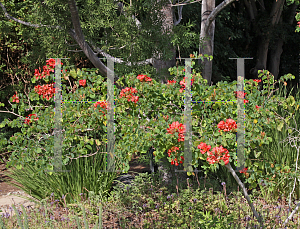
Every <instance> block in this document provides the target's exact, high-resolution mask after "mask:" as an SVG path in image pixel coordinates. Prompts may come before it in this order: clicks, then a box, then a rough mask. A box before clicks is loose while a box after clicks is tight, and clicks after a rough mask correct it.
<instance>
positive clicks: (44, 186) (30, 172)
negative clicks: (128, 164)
mask: <svg viewBox="0 0 300 229" xmlns="http://www.w3.org/2000/svg"><path fill="white" fill-rule="evenodd" d="M103 148H105V147H102V150H103ZM116 162H117V163H116V168H118V167H119V165H120V164H119V163H120V161H119V160H116ZM106 169H107V165H106V156H105V154H104V153H100V152H99V153H97V154H96V155H93V156H89V157H80V158H78V159H74V160H72V161H70V163H69V164H67V165H63V166H62V171H63V172H57V171H56V172H54V173H53V174H51V175H50V174H48V173H46V172H44V173H39V170H38V169H37V168H36V167H35V166H30V165H25V167H24V168H22V169H21V168H17V169H14V170H11V169H10V174H9V175H8V176H9V177H11V178H13V179H14V180H15V181H17V182H18V183H19V184H20V185H21V186H19V185H16V186H17V187H19V188H20V189H22V190H24V191H25V192H26V193H28V194H30V195H31V196H32V197H34V198H36V199H37V200H45V199H50V200H52V201H54V200H58V203H59V204H60V205H64V201H66V203H67V204H70V203H72V204H74V203H78V202H80V200H81V199H82V197H83V196H88V195H90V194H89V192H88V191H90V192H93V193H95V194H96V195H98V196H100V201H104V200H105V199H106V198H107V197H108V194H109V190H110V189H111V187H112V182H113V180H114V179H115V178H116V177H117V175H118V174H117V172H103V171H104V170H106ZM87 190H88V191H87ZM82 195H83V196H82ZM56 202H57V201H56Z"/></svg>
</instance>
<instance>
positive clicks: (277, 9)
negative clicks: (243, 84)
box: [245, 0, 285, 90]
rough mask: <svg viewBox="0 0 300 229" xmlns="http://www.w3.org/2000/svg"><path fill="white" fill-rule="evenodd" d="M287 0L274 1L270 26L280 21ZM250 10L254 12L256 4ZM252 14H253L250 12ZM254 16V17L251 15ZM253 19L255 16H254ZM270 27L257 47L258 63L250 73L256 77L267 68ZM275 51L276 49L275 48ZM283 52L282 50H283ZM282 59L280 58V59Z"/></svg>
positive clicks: (261, 87)
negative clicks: (259, 71)
mask: <svg viewBox="0 0 300 229" xmlns="http://www.w3.org/2000/svg"><path fill="white" fill-rule="evenodd" d="M245 2H247V1H245ZM284 2H285V0H277V1H276V2H273V5H272V10H271V12H270V17H269V19H270V26H271V27H274V26H276V25H277V24H278V23H279V21H280V17H281V14H282V10H283V4H284ZM246 7H249V5H247V4H246ZM248 9H249V11H250V12H253V11H254V9H255V10H256V8H255V6H252V7H249V8H248ZM250 15H251V14H250ZM251 18H252V17H251ZM252 19H253V18H252ZM270 36H271V34H270V29H269V31H268V32H266V33H265V32H264V31H263V32H262V33H261V35H260V38H259V41H260V43H259V45H258V49H257V55H256V65H255V67H254V68H252V69H251V70H250V74H252V75H253V76H254V78H257V76H258V70H263V69H265V70H266V69H267V59H268V51H269V50H268V49H269V44H270ZM274 51H275V50H274ZM277 52H278V53H279V52H280V48H279V49H278V50H277ZM281 52H282V51H281ZM279 61H280V59H279ZM259 85H260V90H262V89H263V81H261V82H260V83H259Z"/></svg>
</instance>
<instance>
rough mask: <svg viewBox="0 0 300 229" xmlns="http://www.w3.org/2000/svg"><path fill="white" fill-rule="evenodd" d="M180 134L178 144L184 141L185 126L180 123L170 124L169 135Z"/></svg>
mask: <svg viewBox="0 0 300 229" xmlns="http://www.w3.org/2000/svg"><path fill="white" fill-rule="evenodd" d="M175 132H178V142H181V141H182V142H183V141H184V134H183V133H184V132H185V125H183V124H182V123H179V122H178V121H176V122H173V123H172V124H169V128H168V129H167V134H174V133H175Z"/></svg>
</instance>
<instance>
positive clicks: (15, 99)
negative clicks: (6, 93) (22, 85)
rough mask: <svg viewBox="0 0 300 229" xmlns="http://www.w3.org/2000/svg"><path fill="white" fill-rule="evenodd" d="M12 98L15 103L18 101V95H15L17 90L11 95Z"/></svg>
mask: <svg viewBox="0 0 300 229" xmlns="http://www.w3.org/2000/svg"><path fill="white" fill-rule="evenodd" d="M12 99H13V102H16V103H19V102H20V100H19V97H18V95H17V92H16V94H15V95H13V97H12Z"/></svg>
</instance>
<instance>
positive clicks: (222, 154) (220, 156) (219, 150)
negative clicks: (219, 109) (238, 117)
mask: <svg viewBox="0 0 300 229" xmlns="http://www.w3.org/2000/svg"><path fill="white" fill-rule="evenodd" d="M218 128H219V129H221V130H224V131H231V130H232V129H236V128H237V125H236V123H235V121H234V120H232V119H227V120H226V123H225V122H224V121H221V122H219V124H218ZM219 132H220V130H219ZM197 148H198V149H200V152H201V153H202V154H205V153H206V152H207V154H208V157H207V161H208V162H209V164H214V163H218V162H219V161H220V160H223V161H224V163H225V165H227V164H228V163H229V157H230V156H229V152H228V150H227V149H225V148H223V146H220V147H215V148H213V149H212V152H210V151H209V150H210V149H211V146H210V145H206V143H203V142H201V143H200V144H199V145H198V146H197Z"/></svg>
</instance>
